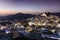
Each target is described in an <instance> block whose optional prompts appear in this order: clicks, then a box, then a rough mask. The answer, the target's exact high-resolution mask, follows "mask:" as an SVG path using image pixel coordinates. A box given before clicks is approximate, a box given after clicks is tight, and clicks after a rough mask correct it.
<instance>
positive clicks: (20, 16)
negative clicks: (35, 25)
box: [0, 13, 60, 21]
mask: <svg viewBox="0 0 60 40" xmlns="http://www.w3.org/2000/svg"><path fill="white" fill-rule="evenodd" d="M51 14H52V15H56V16H59V17H60V13H51ZM34 16H36V15H31V14H24V13H17V14H13V15H8V16H0V20H2V21H3V20H12V21H13V20H15V19H16V20H25V19H28V18H31V17H34Z"/></svg>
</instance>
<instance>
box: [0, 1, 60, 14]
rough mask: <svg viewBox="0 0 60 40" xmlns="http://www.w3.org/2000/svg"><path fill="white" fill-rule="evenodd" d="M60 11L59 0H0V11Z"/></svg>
mask: <svg viewBox="0 0 60 40" xmlns="http://www.w3.org/2000/svg"><path fill="white" fill-rule="evenodd" d="M45 11H46V12H47V11H49V12H60V0H0V14H1V13H5V14H6V13H9V12H10V13H14V12H24V13H35V12H45Z"/></svg>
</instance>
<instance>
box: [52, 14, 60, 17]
mask: <svg viewBox="0 0 60 40" xmlns="http://www.w3.org/2000/svg"><path fill="white" fill-rule="evenodd" d="M52 15H56V16H58V17H60V13H52Z"/></svg>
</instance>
